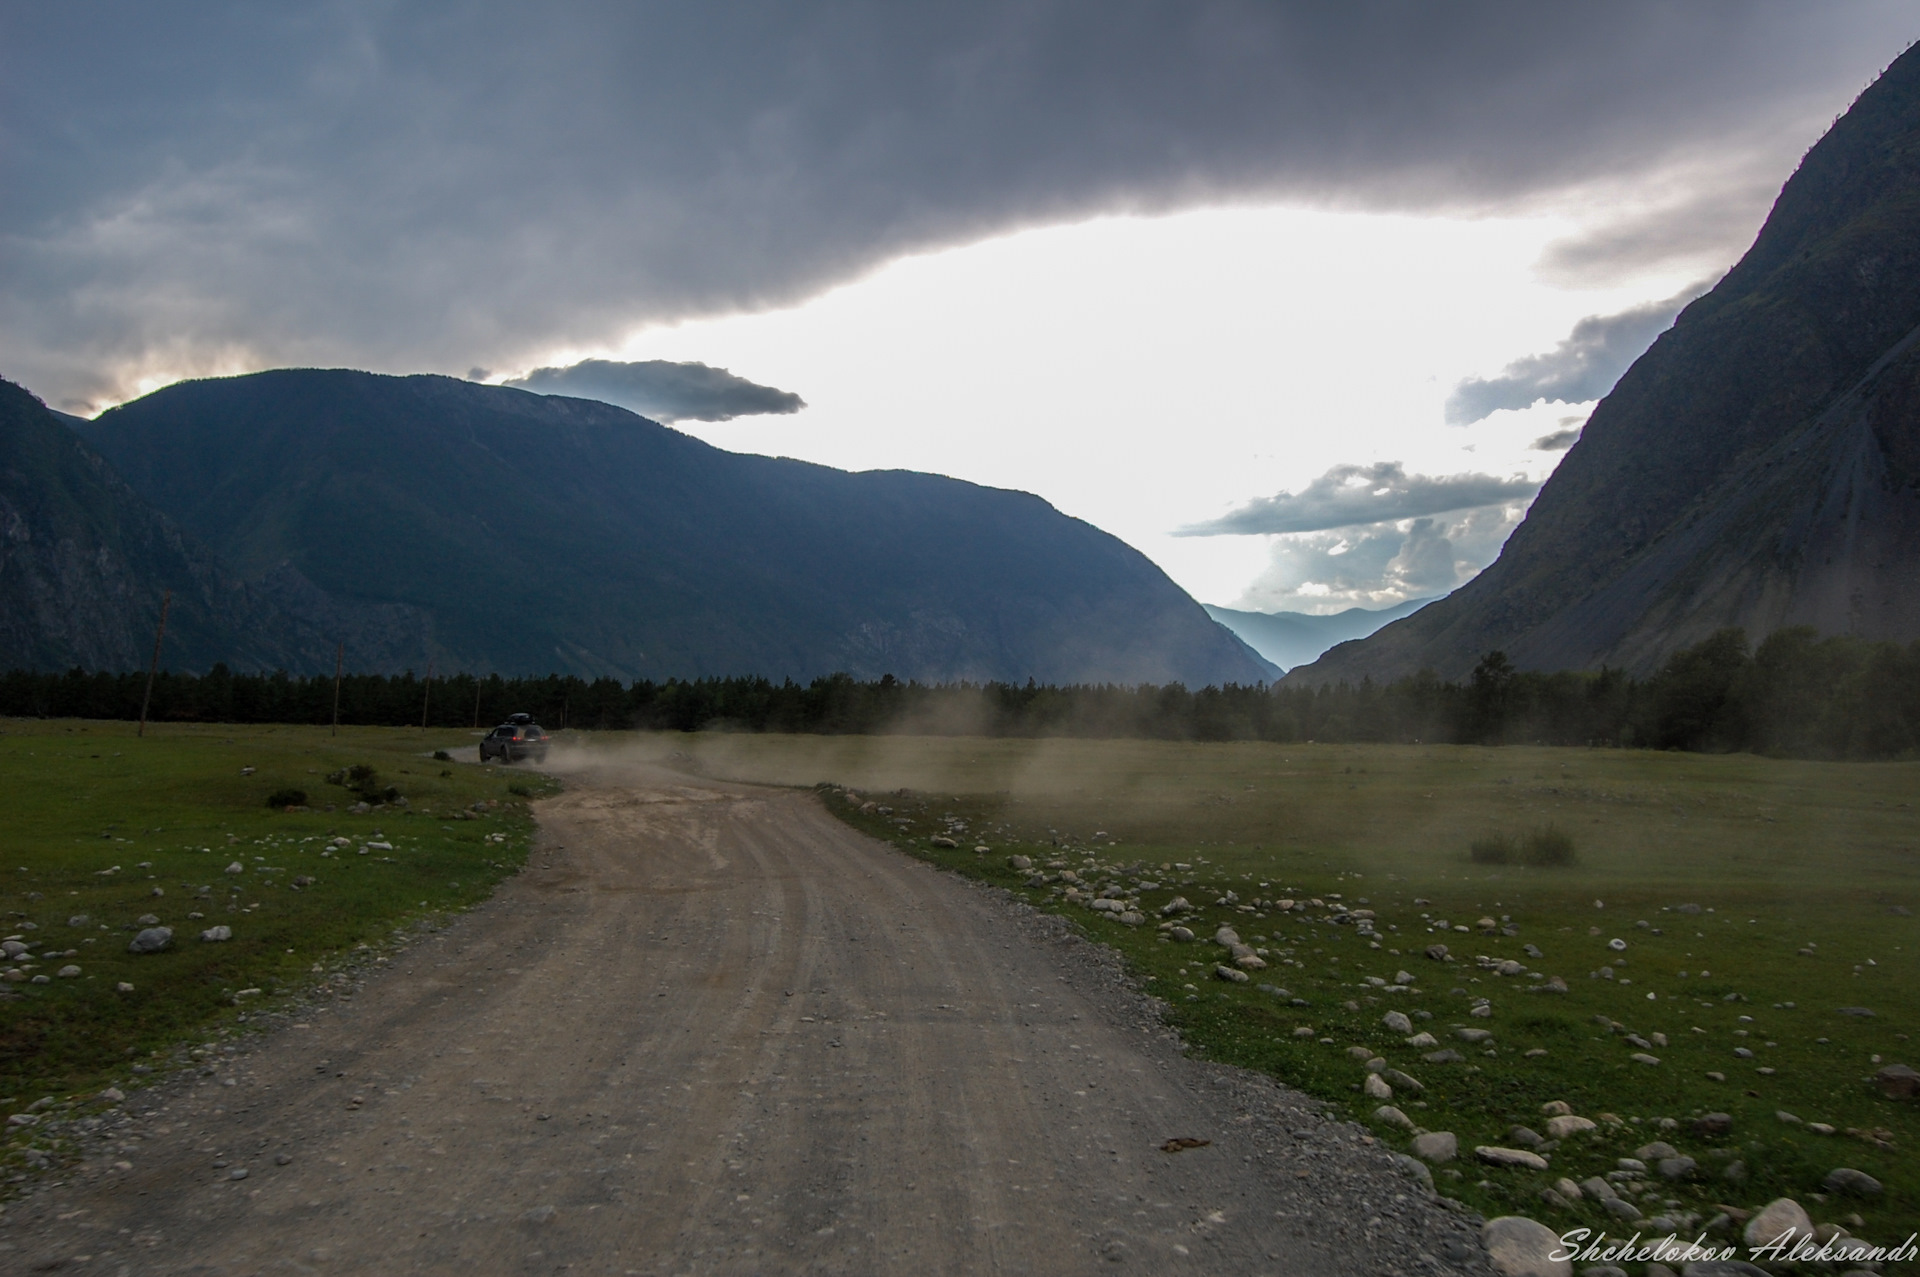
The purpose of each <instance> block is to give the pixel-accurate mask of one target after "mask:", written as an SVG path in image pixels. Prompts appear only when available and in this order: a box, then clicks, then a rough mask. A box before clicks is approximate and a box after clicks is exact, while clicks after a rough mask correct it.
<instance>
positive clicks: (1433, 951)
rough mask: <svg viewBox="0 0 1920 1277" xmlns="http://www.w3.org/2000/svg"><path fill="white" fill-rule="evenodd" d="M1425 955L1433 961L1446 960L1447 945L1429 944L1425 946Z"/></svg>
mask: <svg viewBox="0 0 1920 1277" xmlns="http://www.w3.org/2000/svg"><path fill="white" fill-rule="evenodd" d="M1427 956H1428V957H1429V958H1432V959H1433V960H1434V961H1435V962H1445V961H1446V960H1447V946H1445V945H1443V944H1430V945H1428V946H1427Z"/></svg>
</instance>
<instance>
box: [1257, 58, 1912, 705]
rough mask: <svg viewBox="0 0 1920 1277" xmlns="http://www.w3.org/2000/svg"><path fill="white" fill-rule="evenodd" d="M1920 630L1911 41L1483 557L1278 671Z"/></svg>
mask: <svg viewBox="0 0 1920 1277" xmlns="http://www.w3.org/2000/svg"><path fill="white" fill-rule="evenodd" d="M1730 625H1739V626H1744V627H1745V628H1746V629H1747V630H1748V632H1749V634H1750V636H1751V637H1752V638H1754V639H1755V640H1758V639H1759V638H1761V637H1763V636H1764V635H1766V634H1767V633H1770V632H1771V631H1773V630H1775V629H1777V628H1780V627H1782V626H1787V625H1812V626H1815V627H1817V628H1819V629H1820V630H1822V631H1825V632H1827V633H1832V634H1854V635H1859V636H1862V637H1866V638H1874V639H1893V640H1899V641H1907V640H1912V639H1916V638H1920V48H1916V49H1909V50H1908V51H1907V52H1906V53H1905V54H1903V55H1902V56H1901V57H1900V58H1899V59H1898V60H1897V61H1895V62H1894V64H1893V65H1892V66H1891V67H1889V68H1888V69H1887V72H1886V74H1885V75H1883V76H1882V77H1881V78H1880V80H1879V81H1878V82H1877V83H1875V84H1874V85H1873V87H1871V88H1869V89H1868V90H1867V91H1866V92H1865V93H1863V94H1862V95H1861V97H1860V100H1859V101H1858V102H1857V103H1856V104H1855V105H1854V107H1853V109H1852V110H1850V111H1848V112H1847V113H1846V115H1845V116H1843V117H1842V118H1841V119H1840V120H1839V121H1838V122H1837V123H1836V124H1835V125H1834V126H1833V129H1832V130H1831V131H1830V132H1829V133H1828V134H1827V136H1826V137H1824V138H1823V139H1821V141H1820V142H1819V144H1818V145H1816V146H1815V147H1814V148H1813V149H1812V150H1811V151H1809V152H1808V153H1807V157H1806V159H1805V160H1804V161H1803V162H1802V163H1801V165H1800V169H1799V171H1798V172H1797V173H1795V174H1794V175H1793V178H1792V179H1791V180H1790V181H1789V182H1788V183H1787V184H1786V187H1785V189H1783V190H1782V191H1781V193H1780V198H1779V200H1778V201H1777V202H1776V203H1775V204H1774V207H1773V212H1772V214H1771V216H1769V217H1768V219H1767V223H1766V226H1765V227H1764V228H1763V229H1762V230H1761V232H1760V236H1759V238H1758V239H1757V240H1756V241H1755V242H1754V245H1753V247H1752V249H1751V250H1749V251H1748V253H1747V255H1746V256H1745V257H1744V258H1742V259H1741V261H1740V263H1739V265H1737V266H1735V267H1734V269H1733V270H1732V271H1731V272H1730V273H1729V274H1728V275H1727V277H1726V278H1725V279H1723V280H1722V281H1721V282H1720V284H1719V285H1718V286H1717V287H1716V288H1714V289H1713V291H1712V292H1710V293H1708V294H1707V295H1706V296H1705V297H1702V298H1700V299H1699V300H1698V301H1695V302H1694V303H1693V304H1691V305H1690V306H1688V307H1687V308H1686V309H1685V310H1684V311H1683V312H1681V314H1680V317H1679V319H1678V320H1677V321H1676V322H1675V323H1674V326H1673V327H1672V328H1671V329H1670V330H1669V331H1668V332H1667V333H1665V334H1664V335H1663V336H1662V337H1660V339H1659V340H1658V341H1656V342H1655V343H1654V345H1653V347H1652V349H1650V350H1649V351H1648V352H1647V353H1646V354H1645V355H1643V356H1641V358H1640V360H1639V361H1638V362H1637V363H1635V364H1634V366H1633V367H1632V368H1631V369H1629V370H1628V371H1627V373H1626V375H1624V376H1623V377H1621V379H1620V381H1619V384H1618V385H1616V386H1615V387H1614V390H1613V392H1612V393H1611V394H1610V395H1608V396H1607V398H1606V399H1605V400H1603V401H1602V402H1601V404H1600V406H1599V407H1598V408H1597V409H1596V410H1595V411H1594V413H1593V416H1592V419H1591V420H1590V421H1589V422H1588V423H1587V426H1586V429H1585V431H1584V432H1583V433H1582V435H1581V438H1580V442H1578V443H1577V444H1575V445H1574V447H1573V450H1572V451H1571V452H1569V453H1568V454H1567V457H1566V460H1565V461H1563V462H1562V463H1561V465H1560V468H1559V469H1558V471H1556V472H1555V474H1554V476H1553V478H1552V479H1551V480H1550V481H1549V482H1548V483H1547V485H1546V487H1545V488H1543V489H1542V490H1541V492H1540V496H1539V497H1538V499H1537V500H1535V502H1534V504H1533V508H1532V510H1531V512H1530V513H1529V514H1528V516H1527V518H1526V521H1525V522H1524V523H1522V524H1521V526H1520V527H1519V529H1517V530H1516V531H1515V532H1514V534H1513V537H1512V539H1510V540H1509V541H1508V542H1507V545H1506V548H1505V550H1504V551H1502V553H1501V555H1500V558H1499V561H1498V562H1496V563H1495V564H1494V565H1493V566H1492V567H1490V568H1488V569H1487V570H1486V571H1485V572H1483V573H1481V574H1480V576H1479V577H1477V578H1475V579H1474V580H1473V581H1472V582H1470V583H1468V584H1467V585H1465V586H1463V587H1462V588H1460V589H1459V590H1456V591H1455V592H1454V593H1453V594H1452V595H1450V596H1448V597H1447V598H1445V599H1443V600H1441V601H1440V602H1438V603H1435V604H1433V605H1432V606H1431V607H1428V608H1426V609H1424V610H1422V611H1421V612H1420V613H1418V614H1417V615H1415V616H1412V617H1408V618H1407V619H1405V620H1402V621H1398V622H1396V623H1394V624H1393V625H1390V626H1388V627H1386V628H1385V629H1382V630H1381V631H1380V632H1379V633H1377V634H1375V635H1374V636H1373V637H1372V638H1369V639H1366V640H1364V641H1362V642H1358V643H1351V644H1347V645H1345V646H1342V647H1337V648H1335V649H1333V650H1332V651H1330V652H1329V653H1327V655H1326V656H1324V657H1322V658H1321V659H1320V660H1319V661H1318V662H1316V663H1315V664H1313V665H1311V666H1308V667H1306V668H1305V669H1299V670H1295V671H1293V672H1292V673H1291V674H1290V676H1289V678H1290V680H1292V681H1311V682H1327V681H1337V680H1341V679H1347V680H1357V679H1358V678H1360V677H1361V676H1362V675H1372V676H1373V677H1374V678H1376V679H1380V678H1390V677H1394V676H1398V675H1402V674H1407V673H1412V672H1413V671H1415V670H1418V669H1420V668H1421V667H1423V666H1426V667H1431V668H1432V669H1434V670H1435V671H1437V672H1438V673H1440V674H1441V675H1443V676H1450V677H1458V676H1460V675H1463V674H1466V673H1467V672H1468V671H1470V670H1471V669H1472V667H1473V665H1474V664H1475V662H1476V661H1477V660H1478V659H1479V658H1480V656H1481V655H1482V654H1483V653H1485V652H1487V651H1489V650H1491V649H1502V650H1504V651H1505V652H1506V653H1507V654H1508V656H1509V657H1510V658H1511V659H1512V660H1513V662H1514V663H1515V664H1516V665H1518V666H1520V667H1521V668H1523V669H1561V668H1579V667H1594V666H1599V665H1602V664H1605V665H1611V666H1615V667H1620V668H1625V669H1628V670H1631V671H1636V672H1644V671H1647V670H1650V669H1652V668H1654V667H1656V666H1657V665H1659V664H1660V663H1661V662H1662V661H1663V660H1664V659H1665V658H1666V657H1667V656H1668V655H1669V654H1670V653H1672V652H1673V651H1674V650H1675V649H1677V648H1680V647H1684V646H1687V645H1690V644H1693V643H1697V642H1698V641H1700V640H1701V639H1702V638H1704V637H1706V636H1707V635H1708V634H1710V633H1712V632H1713V631H1714V630H1715V629H1718V628H1720V627H1722V626H1730Z"/></svg>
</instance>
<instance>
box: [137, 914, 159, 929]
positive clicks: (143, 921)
mask: <svg viewBox="0 0 1920 1277" xmlns="http://www.w3.org/2000/svg"><path fill="white" fill-rule="evenodd" d="M133 922H134V925H135V926H138V927H157V926H159V925H160V915H159V914H157V913H143V914H141V915H140V916H139V917H138V918H135V919H134V920H133Z"/></svg>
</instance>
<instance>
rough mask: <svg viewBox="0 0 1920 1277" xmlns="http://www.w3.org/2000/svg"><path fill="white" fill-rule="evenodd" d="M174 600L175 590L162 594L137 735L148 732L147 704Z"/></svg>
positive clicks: (158, 666) (157, 668)
mask: <svg viewBox="0 0 1920 1277" xmlns="http://www.w3.org/2000/svg"><path fill="white" fill-rule="evenodd" d="M172 602H173V591H172V590H167V591H166V592H164V593H163V594H161V596H160V631H159V633H157V634H155V635H154V636H153V664H151V665H149V666H147V691H146V694H145V695H144V696H142V697H141V698H140V730H139V731H137V732H135V733H134V735H136V736H145V735H146V734H147V706H148V705H149V704H151V703H152V701H153V677H154V675H155V674H158V673H159V672H160V643H161V641H162V640H163V639H165V638H166V637H167V607H168V606H169V605H170V604H171V603H172Z"/></svg>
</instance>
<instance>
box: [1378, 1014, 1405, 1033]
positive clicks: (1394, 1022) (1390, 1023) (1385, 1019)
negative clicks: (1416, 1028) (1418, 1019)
mask: <svg viewBox="0 0 1920 1277" xmlns="http://www.w3.org/2000/svg"><path fill="white" fill-rule="evenodd" d="M1380 1023H1382V1024H1384V1025H1386V1026H1387V1028H1388V1029H1389V1030H1390V1031H1391V1032H1394V1033H1401V1034H1406V1033H1411V1032H1413V1021H1412V1020H1409V1019H1408V1018H1407V1013H1406V1012H1404V1011H1389V1012H1387V1013H1386V1014H1385V1015H1383V1016H1381V1017H1380Z"/></svg>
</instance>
